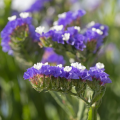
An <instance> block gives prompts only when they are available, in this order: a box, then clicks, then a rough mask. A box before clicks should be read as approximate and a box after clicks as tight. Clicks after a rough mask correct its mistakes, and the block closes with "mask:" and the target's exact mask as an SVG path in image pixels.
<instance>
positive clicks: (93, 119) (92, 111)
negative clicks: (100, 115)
mask: <svg viewBox="0 0 120 120" xmlns="http://www.w3.org/2000/svg"><path fill="white" fill-rule="evenodd" d="M88 120H97V107H96V106H95V104H94V105H92V106H91V107H90V108H89V112H88Z"/></svg>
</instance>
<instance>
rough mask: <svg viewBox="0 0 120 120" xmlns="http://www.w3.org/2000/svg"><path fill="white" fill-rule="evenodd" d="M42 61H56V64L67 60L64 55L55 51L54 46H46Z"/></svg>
mask: <svg viewBox="0 0 120 120" xmlns="http://www.w3.org/2000/svg"><path fill="white" fill-rule="evenodd" d="M41 62H42V63H46V62H48V63H54V64H56V65H57V64H63V65H64V64H65V60H64V58H63V56H61V55H58V54H56V53H55V52H54V50H53V49H52V48H46V49H45V53H44V55H43V58H42V61H41Z"/></svg>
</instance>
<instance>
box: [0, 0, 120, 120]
mask: <svg viewBox="0 0 120 120" xmlns="http://www.w3.org/2000/svg"><path fill="white" fill-rule="evenodd" d="M27 1H28V0H27ZM53 1H54V0H53ZM90 1H91V2H90ZM11 2H12V1H11V0H0V31H1V30H2V29H3V28H4V27H5V25H6V24H7V21H8V20H7V17H8V16H11V13H12V11H11V10H12V9H11ZM78 3H79V4H78ZM3 4H4V5H3ZM12 4H13V3H12ZM21 4H22V3H21ZM23 4H24V2H23ZM70 7H71V9H74V8H83V9H85V10H86V11H87V14H86V15H85V16H84V17H83V23H88V22H90V21H93V20H94V21H95V22H100V23H102V24H106V25H108V26H109V36H108V37H107V42H105V44H104V45H103V47H102V48H101V50H100V52H99V54H98V56H97V60H96V62H97V61H100V62H103V63H104V64H105V69H106V73H108V74H109V75H110V78H111V80H112V83H111V84H109V85H107V89H106V93H105V95H104V97H103V100H102V104H101V106H100V108H99V109H98V113H99V115H100V118H101V120H120V0H83V1H82V0H78V1H77V2H75V3H74V4H73V5H72V6H70ZM13 8H14V7H13ZM69 9H70V8H66V10H69ZM19 11H20V10H19ZM23 73H24V70H21V69H20V68H19V66H18V65H17V63H16V61H15V60H14V58H13V57H12V56H9V55H8V54H7V53H4V52H3V51H2V48H1V46H0V120H69V117H68V115H67V114H66V112H65V111H64V110H63V109H62V108H61V107H60V106H59V105H58V104H57V103H56V101H55V100H54V98H53V97H52V96H51V95H50V94H49V93H45V92H41V93H38V92H37V91H35V90H34V89H33V88H32V87H31V85H30V83H29V81H28V80H26V81H25V80H23ZM72 120H73V119H72ZM81 120H85V119H81Z"/></svg>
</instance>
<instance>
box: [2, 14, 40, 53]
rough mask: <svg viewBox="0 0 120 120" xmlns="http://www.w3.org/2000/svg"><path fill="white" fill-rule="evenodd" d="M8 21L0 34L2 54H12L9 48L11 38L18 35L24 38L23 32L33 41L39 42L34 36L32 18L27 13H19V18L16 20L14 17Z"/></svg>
mask: <svg viewBox="0 0 120 120" xmlns="http://www.w3.org/2000/svg"><path fill="white" fill-rule="evenodd" d="M8 20H9V22H8V23H7V25H6V26H5V28H4V29H3V30H2V32H1V38H2V42H1V45H2V50H3V51H4V52H8V54H13V51H12V50H11V47H10V42H11V39H12V37H13V36H14V37H18V36H20V35H21V36H25V34H24V33H25V31H26V32H27V34H28V35H29V37H31V38H32V39H33V40H34V41H36V40H37V41H38V40H39V39H38V38H37V36H36V34H35V28H34V26H33V25H32V18H31V17H30V14H29V13H27V12H24V13H20V18H17V17H16V16H15V15H14V16H12V17H8ZM16 34H18V36H16ZM21 39H22V38H21ZM23 39H24V38H23Z"/></svg>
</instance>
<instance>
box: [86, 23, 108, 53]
mask: <svg viewBox="0 0 120 120" xmlns="http://www.w3.org/2000/svg"><path fill="white" fill-rule="evenodd" d="M87 27H88V28H87V30H86V32H85V33H84V35H85V37H86V40H87V41H86V43H87V47H90V48H88V49H91V48H93V51H94V52H96V51H97V50H98V49H99V48H100V47H101V45H102V43H103V40H104V38H105V37H106V36H107V35H108V27H107V26H105V25H102V24H100V23H95V22H91V23H89V24H88V26H87ZM91 43H92V45H91ZM93 44H94V45H93ZM93 46H95V47H93Z"/></svg>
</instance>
